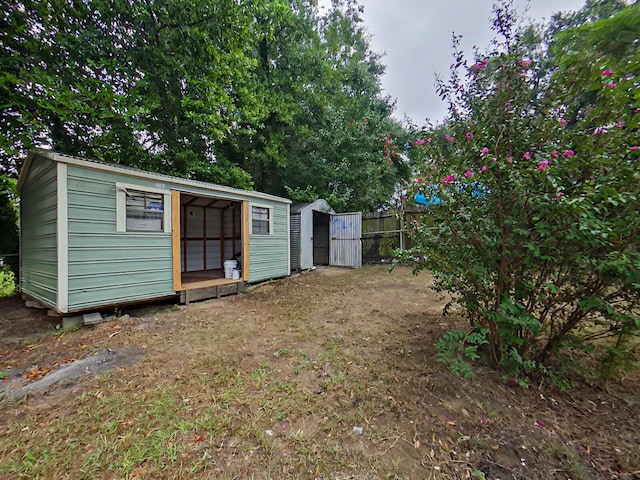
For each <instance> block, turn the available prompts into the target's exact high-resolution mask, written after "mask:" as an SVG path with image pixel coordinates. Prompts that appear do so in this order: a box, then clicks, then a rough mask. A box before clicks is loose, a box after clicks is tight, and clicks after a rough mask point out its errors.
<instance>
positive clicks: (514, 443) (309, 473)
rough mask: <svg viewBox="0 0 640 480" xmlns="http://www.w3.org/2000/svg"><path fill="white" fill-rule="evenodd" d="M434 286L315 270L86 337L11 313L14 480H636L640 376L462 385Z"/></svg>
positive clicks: (403, 276)
mask: <svg viewBox="0 0 640 480" xmlns="http://www.w3.org/2000/svg"><path fill="white" fill-rule="evenodd" d="M430 282H431V279H430V278H429V277H428V276H426V275H424V274H421V275H420V276H417V277H415V276H413V275H411V271H410V269H408V268H405V267H398V268H396V269H395V270H394V271H393V272H392V273H389V272H388V271H387V268H386V267H382V266H378V267H371V266H369V267H364V268H362V269H359V270H344V269H332V268H329V269H318V270H316V271H313V272H308V273H304V274H302V275H299V276H296V277H292V278H288V279H283V280H278V281H275V282H269V283H266V284H263V285H260V286H256V287H254V288H252V289H251V290H250V291H248V292H247V293H245V294H243V295H240V296H235V297H226V298H223V299H219V300H210V301H206V302H201V303H196V304H192V305H189V306H181V307H178V306H175V305H170V304H163V305H153V306H146V307H143V308H138V309H130V310H128V311H127V312H126V313H128V314H129V318H126V319H121V320H116V321H111V322H107V323H103V324H99V325H95V326H91V327H82V328H80V329H77V330H75V331H64V330H62V329H57V328H56V327H57V325H58V323H59V321H57V320H55V319H50V318H47V317H46V313H45V312H42V311H38V310H30V309H26V308H24V307H23V305H22V303H21V302H19V301H18V300H5V301H2V302H0V372H4V377H5V378H4V379H3V380H1V381H0V382H2V383H0V477H2V478H74V479H79V478H105V479H116V478H186V477H188V478H202V479H204V478H225V479H226V478H228V479H231V478H238V479H241V478H256V479H267V478H269V479H271V478H273V479H277V478H327V479H329V478H331V479H369V478H371V479H374V478H375V479H377V478H381V479H382V478H384V479H386V478H403V479H405V478H406V479H427V478H433V479H440V478H442V479H449V478H478V479H482V478H486V479H502V480H505V479H565V480H566V479H573V480H576V479H640V405H639V400H640V393H639V392H640V378H639V376H638V375H637V373H635V374H633V375H629V376H628V377H626V378H622V379H619V380H615V381H611V380H610V381H608V382H606V383H605V382H604V381H601V380H598V379H597V377H596V376H593V375H588V374H583V375H582V376H579V375H577V374H575V373H574V374H572V381H573V388H572V389H570V390H568V391H566V392H561V391H559V389H558V388H556V387H555V386H553V385H551V384H549V383H548V382H542V383H536V384H533V385H530V387H529V388H522V387H519V386H516V385H514V384H513V383H512V382H510V381H509V380H508V379H504V378H502V376H501V375H500V373H499V372H494V371H491V369H490V368H488V367H483V366H479V367H477V368H476V370H475V372H476V375H475V378H474V379H473V380H470V381H468V380H464V379H460V378H455V377H453V376H452V375H451V373H450V372H449V371H448V370H447V369H446V368H445V367H444V366H443V365H442V364H440V363H439V362H438V360H437V351H436V350H435V348H434V346H433V344H434V342H435V341H436V340H437V339H438V338H439V337H440V336H441V335H442V334H443V333H444V332H445V331H446V330H447V329H450V328H452V327H453V326H455V325H458V324H459V325H460V326H464V324H463V322H462V320H461V319H460V318H456V317H455V316H454V317H451V316H449V317H443V316H442V309H443V307H444V305H445V304H446V301H447V300H446V298H443V297H442V296H441V295H439V294H436V293H434V292H433V291H431V290H430V289H429V288H428V286H429V285H430ZM105 359H107V360H105ZM109 359H111V360H109ZM78 361H84V362H85V363H83V364H80V365H81V367H82V368H75V369H73V372H74V373H73V374H72V375H67V376H61V377H52V375H55V374H56V372H60V370H61V369H69V367H70V366H73V365H78V363H77V362H78ZM98 365H101V366H102V368H98ZM64 371H66V370H64ZM69 371H71V369H69ZM58 375H61V374H60V373H58ZM47 378H49V379H51V378H54V380H55V379H56V378H64V380H63V381H62V380H61V381H58V380H56V381H49V382H48V383H45V384H43V385H44V386H43V388H40V389H34V388H33V386H34V384H35V383H36V382H42V381H43V380H45V379H47ZM19 388H22V389H24V390H18V389H19ZM16 392H23V393H24V394H23V395H16V394H15V393H16Z"/></svg>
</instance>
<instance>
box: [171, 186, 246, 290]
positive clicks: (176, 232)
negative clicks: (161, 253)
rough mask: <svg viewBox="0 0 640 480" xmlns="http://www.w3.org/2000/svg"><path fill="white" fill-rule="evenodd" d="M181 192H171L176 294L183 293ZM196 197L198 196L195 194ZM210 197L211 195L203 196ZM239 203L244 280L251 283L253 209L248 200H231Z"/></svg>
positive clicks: (172, 244)
mask: <svg viewBox="0 0 640 480" xmlns="http://www.w3.org/2000/svg"><path fill="white" fill-rule="evenodd" d="M180 194H181V191H180V190H171V252H172V258H173V269H172V270H173V290H174V291H176V292H179V291H181V290H182V289H183V288H182V268H181V266H182V264H181V262H180V242H181V238H180V235H181V232H182V229H181V223H180V222H181V204H180ZM193 195H196V194H193ZM203 196H209V195H203ZM231 201H233V202H238V203H240V204H241V205H242V217H241V235H242V239H241V240H242V280H243V281H245V282H248V281H249V277H250V273H249V272H250V265H249V258H250V248H249V247H250V242H249V234H250V231H251V230H250V228H249V227H250V223H249V222H250V221H251V207H250V205H249V201H247V200H231Z"/></svg>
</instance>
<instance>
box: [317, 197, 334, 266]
mask: <svg viewBox="0 0 640 480" xmlns="http://www.w3.org/2000/svg"><path fill="white" fill-rule="evenodd" d="M330 223H331V214H329V213H324V212H319V211H316V210H314V211H313V264H314V265H329V244H330V242H329V231H330V229H329V225H330Z"/></svg>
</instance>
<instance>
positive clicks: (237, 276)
mask: <svg viewBox="0 0 640 480" xmlns="http://www.w3.org/2000/svg"><path fill="white" fill-rule="evenodd" d="M232 278H233V279H234V280H240V270H238V269H235V270H233V273H232Z"/></svg>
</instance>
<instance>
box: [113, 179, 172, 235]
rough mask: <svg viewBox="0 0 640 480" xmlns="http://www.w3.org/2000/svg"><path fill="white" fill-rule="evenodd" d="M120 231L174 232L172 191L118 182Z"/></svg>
mask: <svg viewBox="0 0 640 480" xmlns="http://www.w3.org/2000/svg"><path fill="white" fill-rule="evenodd" d="M116 230H117V231H118V232H142V233H144V232H148V233H158V232H163V233H169V232H171V193H170V192H168V191H167V190H163V189H160V188H153V187H146V186H145V187H141V186H140V185H131V184H125V183H117V184H116Z"/></svg>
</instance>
